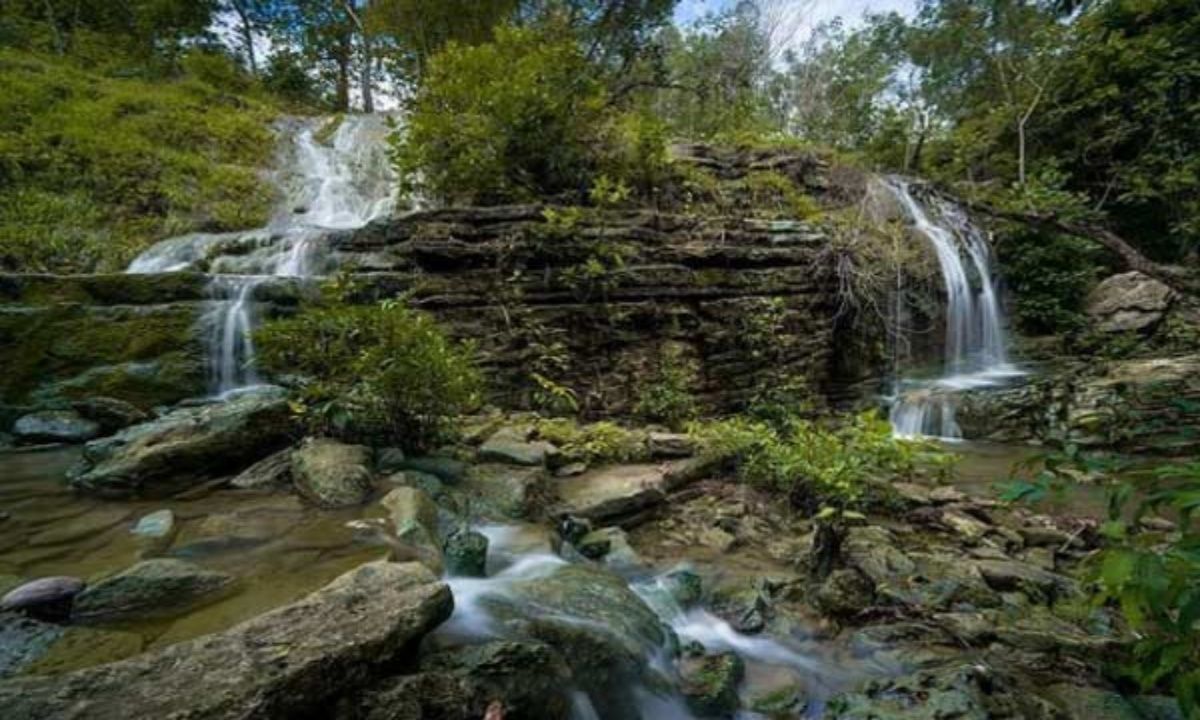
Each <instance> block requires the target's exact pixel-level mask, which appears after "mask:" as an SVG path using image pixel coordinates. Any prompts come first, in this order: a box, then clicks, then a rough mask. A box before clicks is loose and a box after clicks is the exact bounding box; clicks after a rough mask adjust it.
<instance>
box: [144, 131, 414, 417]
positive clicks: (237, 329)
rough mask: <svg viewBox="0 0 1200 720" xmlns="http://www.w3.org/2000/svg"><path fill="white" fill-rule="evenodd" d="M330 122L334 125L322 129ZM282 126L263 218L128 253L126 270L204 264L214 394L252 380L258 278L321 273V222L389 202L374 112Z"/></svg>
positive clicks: (375, 213)
mask: <svg viewBox="0 0 1200 720" xmlns="http://www.w3.org/2000/svg"><path fill="white" fill-rule="evenodd" d="M331 122H335V123H338V124H337V128H336V129H335V130H334V131H333V132H332V133H328V132H327V131H323V128H326V127H327V126H328V124H329V123H331ZM285 132H287V134H288V135H289V136H290V137H289V142H288V143H287V145H286V148H285V153H284V158H283V161H282V163H281V164H282V169H281V170H280V171H279V172H278V173H277V174H276V178H275V179H276V182H277V184H278V185H279V187H280V189H281V195H282V200H281V202H280V203H279V204H278V205H277V207H276V210H275V212H274V213H273V216H272V219H271V221H270V223H269V224H268V225H267V226H266V227H263V228H259V229H255V230H249V231H245V232H236V233H225V234H207V233H195V234H191V235H184V236H181V237H176V238H170V239H168V240H164V241H162V242H160V243H158V244H156V245H155V246H154V247H152V248H150V249H149V250H147V251H146V252H144V253H142V254H141V255H140V256H138V257H137V258H136V259H135V260H134V261H133V263H132V264H131V265H130V266H129V268H128V271H127V272H131V273H157V272H172V271H179V270H191V269H204V270H206V271H208V272H211V273H213V277H212V282H211V284H210V286H209V287H210V290H211V293H212V296H213V309H212V312H211V313H210V314H209V316H208V318H207V326H208V332H207V343H208V362H209V372H210V387H211V389H212V391H213V392H214V393H215V394H225V393H228V392H230V391H235V390H238V389H240V388H244V387H248V386H252V385H255V384H257V383H258V375H257V372H256V369H255V362H254V339H253V332H254V328H255V327H256V317H255V315H256V310H257V307H256V306H257V303H256V291H257V290H258V288H259V287H261V286H262V285H263V284H265V283H268V282H271V281H273V280H274V279H277V278H305V277H313V276H317V275H320V274H322V273H323V272H324V271H325V269H326V268H325V267H323V256H324V253H323V252H322V242H323V240H324V238H325V237H326V235H327V234H328V233H329V231H331V230H345V229H353V228H358V227H362V226H363V225H366V224H367V223H368V222H370V221H371V220H373V219H375V218H377V217H380V216H383V215H386V214H388V213H390V212H391V210H392V207H393V203H394V198H395V182H394V178H393V175H392V172H391V168H390V165H389V163H388V161H387V156H386V152H385V144H384V138H385V135H386V132H387V124H386V122H385V120H384V118H383V116H381V115H347V116H345V117H344V118H341V119H340V120H328V119H325V120H320V121H297V122H295V123H292V127H290V128H289V129H287V130H285Z"/></svg>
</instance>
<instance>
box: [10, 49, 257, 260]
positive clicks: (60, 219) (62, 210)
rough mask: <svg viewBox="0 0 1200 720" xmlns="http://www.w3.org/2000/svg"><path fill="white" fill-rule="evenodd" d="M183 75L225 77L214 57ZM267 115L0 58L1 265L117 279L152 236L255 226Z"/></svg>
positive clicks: (182, 91) (172, 89) (181, 82)
mask: <svg viewBox="0 0 1200 720" xmlns="http://www.w3.org/2000/svg"><path fill="white" fill-rule="evenodd" d="M197 57H198V56H197ZM185 65H188V66H191V67H202V68H204V72H205V73H208V77H209V79H210V80H212V79H214V77H217V76H220V77H222V78H226V79H225V80H223V82H225V81H229V80H228V78H227V77H226V75H227V73H226V71H227V70H228V66H227V64H224V61H223V60H220V59H217V60H216V61H213V60H212V59H204V60H203V62H200V61H198V60H197V61H196V62H192V61H189V62H187V63H185ZM215 68H221V70H220V71H218V70H217V69H215ZM230 82H231V81H230ZM235 84H236V83H235ZM271 114H272V113H271V110H270V108H269V107H268V106H266V105H264V104H262V103H259V102H255V101H252V100H248V99H246V98H244V97H239V96H234V95H230V94H228V92H227V91H225V90H222V89H218V88H216V87H214V86H213V85H211V84H209V83H206V82H202V81H200V80H198V79H194V78H188V77H184V78H181V79H177V80H173V81H170V82H166V81H163V82H157V83H151V82H146V81H143V80H136V79H121V78H111V77H105V76H102V75H97V74H94V73H91V72H87V71H84V70H82V69H79V68H77V67H75V66H74V65H73V64H72V63H71V62H69V61H61V60H52V59H50V58H45V57H41V56H37V55H32V54H28V53H16V52H13V51H9V50H2V49H0V268H4V269H7V270H23V271H42V272H46V271H53V272H86V271H92V270H96V269H106V270H115V269H119V268H122V267H124V265H125V264H126V263H128V261H129V260H130V259H131V258H132V257H133V256H134V255H136V254H137V253H138V252H139V251H140V250H142V249H143V248H145V247H146V246H147V245H148V244H150V243H151V242H153V241H155V240H158V239H161V238H162V237H166V236H169V235H174V234H180V233H183V232H187V231H192V230H209V231H221V230H232V229H238V228H244V227H252V226H254V225H257V224H261V223H262V222H264V221H265V220H266V216H267V211H268V208H269V205H270V201H271V196H270V192H269V190H268V189H267V186H266V185H265V184H264V183H263V182H262V181H261V179H260V177H259V174H258V173H259V168H261V167H263V166H265V165H266V164H267V162H268V161H269V159H270V154H271V151H272V145H273V143H272V140H271V135H270V132H269V129H268V121H269V119H270V117H271Z"/></svg>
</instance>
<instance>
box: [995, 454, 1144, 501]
mask: <svg viewBox="0 0 1200 720" xmlns="http://www.w3.org/2000/svg"><path fill="white" fill-rule="evenodd" d="M1123 468H1124V463H1122V462H1121V461H1120V460H1119V459H1115V458H1106V457H1102V456H1098V455H1092V454H1088V453H1084V452H1083V451H1081V450H1080V448H1079V446H1078V445H1075V444H1074V443H1067V444H1065V445H1064V446H1063V447H1061V448H1059V449H1055V450H1051V451H1049V452H1046V453H1042V454H1038V455H1031V456H1030V457H1028V458H1026V459H1025V460H1022V461H1021V462H1019V463H1017V464H1016V465H1014V466H1013V470H1012V473H1011V476H1010V477H1009V479H1008V480H1007V481H1005V482H1001V483H997V485H996V489H997V491H999V494H1000V499H1001V500H1003V501H1004V502H1025V503H1038V502H1041V501H1042V500H1045V499H1046V498H1048V497H1052V496H1053V497H1060V496H1061V495H1062V494H1063V493H1065V492H1066V491H1067V489H1068V488H1069V487H1071V486H1072V485H1073V484H1075V483H1078V482H1080V481H1082V480H1086V479H1090V478H1095V477H1104V476H1107V475H1110V474H1112V473H1116V472H1119V471H1121V470H1122V469H1123ZM1030 475H1032V477H1030Z"/></svg>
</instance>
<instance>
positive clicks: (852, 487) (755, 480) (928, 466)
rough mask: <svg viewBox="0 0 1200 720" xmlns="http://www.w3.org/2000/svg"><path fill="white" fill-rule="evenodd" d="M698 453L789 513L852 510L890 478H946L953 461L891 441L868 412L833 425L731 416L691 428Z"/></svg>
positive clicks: (883, 424)
mask: <svg viewBox="0 0 1200 720" xmlns="http://www.w3.org/2000/svg"><path fill="white" fill-rule="evenodd" d="M690 432H691V434H692V436H693V437H694V438H695V440H696V442H697V444H698V446H699V447H700V448H701V450H702V452H703V453H704V454H705V455H707V456H708V457H711V458H721V459H727V460H728V461H729V462H731V463H732V465H733V467H734V469H735V472H736V474H737V476H738V478H740V479H741V480H743V481H745V482H747V483H750V484H752V485H755V486H757V487H760V488H762V489H764V490H769V491H772V492H777V493H780V494H782V495H784V496H785V497H787V498H788V500H789V501H790V502H791V503H792V505H793V506H794V507H797V508H800V509H803V510H805V511H807V512H809V513H815V512H816V511H817V510H818V509H819V508H820V507H822V506H826V505H827V506H831V507H836V508H846V507H853V506H855V505H858V504H860V503H862V502H863V501H864V500H865V499H866V498H867V496H868V494H869V493H870V492H871V491H872V490H876V489H879V488H880V487H883V486H884V485H883V484H884V483H886V482H888V481H891V480H901V479H911V478H912V477H913V476H915V475H916V474H918V473H919V472H922V471H933V472H936V473H945V472H946V471H948V469H949V467H950V463H951V462H952V456H950V455H947V454H946V453H944V452H942V451H940V450H937V449H935V448H934V447H932V446H930V445H928V444H926V443H923V442H916V441H911V440H902V439H898V438H895V437H893V435H892V428H891V425H890V424H889V423H888V422H887V420H886V419H884V418H882V417H880V416H879V415H878V413H875V412H868V413H863V414H861V415H856V416H853V417H849V418H843V419H836V420H833V421H831V422H817V421H813V420H807V419H801V418H795V417H793V418H789V419H788V420H787V421H786V422H784V423H782V424H774V425H773V424H769V423H767V422H764V421H761V420H754V419H750V418H748V417H734V418H730V419H726V420H719V421H714V422H707V423H696V424H694V425H693V426H692V427H691V429H690Z"/></svg>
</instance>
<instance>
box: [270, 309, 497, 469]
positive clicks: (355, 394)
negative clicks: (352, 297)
mask: <svg viewBox="0 0 1200 720" xmlns="http://www.w3.org/2000/svg"><path fill="white" fill-rule="evenodd" d="M255 340H256V342H257V343H258V347H259V352H260V359H261V362H262V365H263V368H264V369H265V370H267V372H269V373H271V374H272V375H273V376H274V377H276V378H278V379H279V380H281V381H286V382H291V383H292V384H295V385H296V390H297V394H298V397H299V404H298V406H297V410H298V411H299V412H300V413H302V415H303V416H304V419H305V420H306V421H307V423H308V425H309V428H310V429H311V430H312V431H313V432H316V433H319V434H328V435H333V436H336V437H343V438H349V439H354V440H370V441H372V442H375V443H377V444H396V445H399V446H401V447H404V448H408V449H414V450H420V449H427V448H429V447H432V446H434V445H436V444H437V443H438V442H440V441H441V440H444V439H446V437H447V435H448V433H449V432H450V431H451V429H452V422H453V420H454V418H455V417H456V416H457V415H459V414H461V413H462V412H464V411H466V410H469V409H471V408H472V407H474V406H475V405H476V404H477V403H478V402H479V395H480V391H481V380H480V376H479V374H478V371H477V370H476V369H475V366H474V363H473V360H472V353H471V348H470V347H469V346H466V345H462V344H459V343H455V342H453V341H451V340H449V339H447V337H446V336H445V335H444V334H443V333H442V331H441V329H440V328H438V326H437V324H436V322H435V321H434V320H433V319H432V318H431V317H430V316H428V315H426V314H424V313H421V312H417V311H415V310H411V309H409V308H407V307H405V306H404V305H403V304H402V303H401V302H399V301H385V302H383V303H381V304H379V305H360V306H354V305H345V304H342V303H341V302H338V301H336V300H326V301H324V302H322V303H319V304H316V305H314V306H310V307H306V308H305V309H304V310H303V311H302V312H301V313H299V314H298V315H296V316H295V317H290V318H285V319H281V320H276V321H273V322H269V323H267V324H266V325H264V326H263V328H262V329H261V330H259V331H258V332H257V333H256V334H255Z"/></svg>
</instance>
